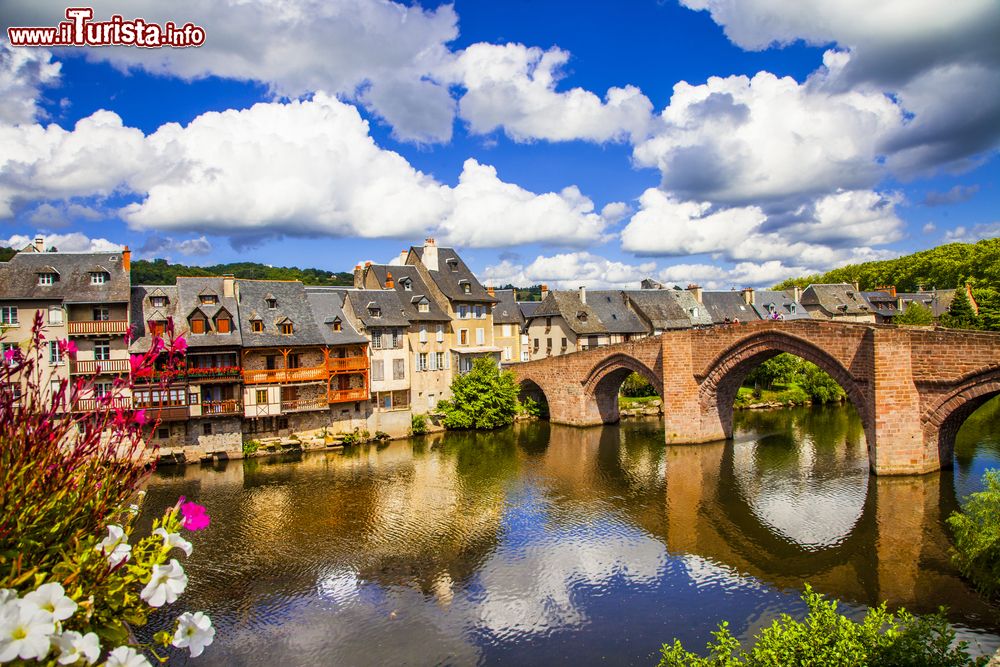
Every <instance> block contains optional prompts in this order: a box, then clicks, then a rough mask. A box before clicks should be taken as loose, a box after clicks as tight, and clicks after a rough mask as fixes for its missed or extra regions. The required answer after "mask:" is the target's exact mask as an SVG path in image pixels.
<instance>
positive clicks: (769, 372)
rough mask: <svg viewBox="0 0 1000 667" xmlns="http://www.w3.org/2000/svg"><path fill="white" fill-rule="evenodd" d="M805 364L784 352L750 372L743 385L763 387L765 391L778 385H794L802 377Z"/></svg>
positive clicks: (798, 358)
mask: <svg viewBox="0 0 1000 667" xmlns="http://www.w3.org/2000/svg"><path fill="white" fill-rule="evenodd" d="M804 363H805V362H804V361H803V360H802V359H801V358H800V357H796V356H795V355H793V354H788V353H786V352H782V353H781V354H779V355H778V356H776V357H774V358H772V359H768V360H767V361H765V362H764V363H762V364H761V365H760V366H757V367H756V368H754V369H753V370H752V371H750V372H749V373H748V374H747V377H746V380H745V381H744V382H743V384H745V385H747V386H750V387H758V386H763V387H764V388H765V389H771V388H772V387H774V385H776V384H781V385H789V384H792V383H793V382H796V381H797V380H798V379H799V377H800V376H801V375H802V370H803V368H802V367H803V364H804Z"/></svg>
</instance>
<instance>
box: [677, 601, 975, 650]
mask: <svg viewBox="0 0 1000 667" xmlns="http://www.w3.org/2000/svg"><path fill="white" fill-rule="evenodd" d="M802 599H803V600H804V601H805V603H806V605H807V606H808V607H809V614H808V615H807V616H806V618H805V619H804V620H802V621H796V620H795V619H794V618H792V617H791V616H789V615H787V614H782V615H781V617H780V618H779V619H777V620H775V621H774V623H772V624H771V625H770V626H768V627H767V628H764V629H763V630H761V631H760V632H759V633H757V634H756V635H755V636H754V645H753V646H752V647H750V648H749V649H746V648H743V646H741V645H740V642H739V640H738V639H736V638H735V637H733V635H732V634H730V632H729V626H728V624H727V623H722V624H721V625H720V626H719V629H718V630H717V631H716V632H713V633H712V635H713V636H714V637H715V641H714V642H710V643H709V644H708V645H707V647H706V648H707V649H708V657H704V658H703V657H700V656H698V655H696V654H694V653H691V652H689V651H687V650H685V649H684V647H683V646H682V645H681V643H680V641H677V640H675V641H674V643H673V644H672V645H664V646H663V650H662V656H663V657H662V658H661V660H660V667H737V666H739V665H746V666H748V667H765V666H766V667H773V666H775V665H823V666H824V667H857V666H859V665H867V666H870V667H881V666H885V667H889V666H890V665H891V666H893V667H904V666H905V667H910V666H912V667H922V666H925V665H935V666H940V667H960V666H961V667H964V666H965V665H985V664H986V662H987V661H988V660H989V658H987V657H983V658H979V659H972V658H971V657H970V656H969V653H968V644H967V643H966V642H958V643H955V631H954V629H952V627H951V626H950V625H949V624H948V622H947V621H946V620H945V619H944V617H943V616H942V615H941V614H935V615H931V616H926V617H923V618H917V617H915V616H913V615H912V614H910V613H908V612H907V611H905V610H900V611H899V612H898V613H896V614H891V613H889V612H888V611H886V608H885V605H884V604H883V605H881V606H879V607H877V608H875V609H869V610H868V613H867V614H866V615H865V617H864V619H863V620H862V621H861V622H860V623H859V622H856V621H853V620H851V619H849V618H847V617H846V616H844V615H842V614H839V613H837V603H836V602H834V601H826V600H824V599H823V596H822V595H819V594H818V593H814V592H813V591H812V589H811V588H810V587H809V586H808V585H807V586H806V590H805V592H804V593H803V595H802ZM953 644H954V645H953Z"/></svg>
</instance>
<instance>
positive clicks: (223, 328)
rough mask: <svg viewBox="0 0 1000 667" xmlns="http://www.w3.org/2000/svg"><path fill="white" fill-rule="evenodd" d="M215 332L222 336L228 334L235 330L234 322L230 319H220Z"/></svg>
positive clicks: (217, 321) (216, 322)
mask: <svg viewBox="0 0 1000 667" xmlns="http://www.w3.org/2000/svg"><path fill="white" fill-rule="evenodd" d="M215 330H216V331H218V332H219V333H220V334H227V333H229V332H230V331H232V330H233V321H232V320H231V319H229V318H228V317H220V318H218V319H216V320H215Z"/></svg>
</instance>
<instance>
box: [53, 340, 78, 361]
mask: <svg viewBox="0 0 1000 667" xmlns="http://www.w3.org/2000/svg"><path fill="white" fill-rule="evenodd" d="M57 344H58V346H59V353H60V354H68V355H69V356H70V357H71V358H73V357H76V343H74V342H73V341H71V340H67V339H62V338H60V339H59V341H58V343H57Z"/></svg>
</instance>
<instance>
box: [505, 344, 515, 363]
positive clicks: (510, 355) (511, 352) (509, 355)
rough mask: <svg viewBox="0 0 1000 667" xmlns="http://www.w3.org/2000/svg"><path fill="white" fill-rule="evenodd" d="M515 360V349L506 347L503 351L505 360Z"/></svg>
mask: <svg viewBox="0 0 1000 667" xmlns="http://www.w3.org/2000/svg"><path fill="white" fill-rule="evenodd" d="M513 358H514V349H513V348H511V347H510V346H507V347H505V348H504V349H503V360H504V361H510V360H511V359H513Z"/></svg>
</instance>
